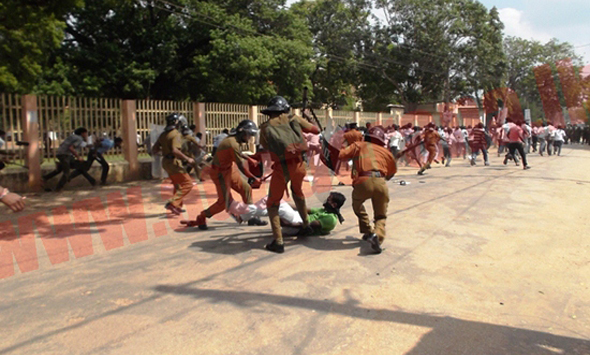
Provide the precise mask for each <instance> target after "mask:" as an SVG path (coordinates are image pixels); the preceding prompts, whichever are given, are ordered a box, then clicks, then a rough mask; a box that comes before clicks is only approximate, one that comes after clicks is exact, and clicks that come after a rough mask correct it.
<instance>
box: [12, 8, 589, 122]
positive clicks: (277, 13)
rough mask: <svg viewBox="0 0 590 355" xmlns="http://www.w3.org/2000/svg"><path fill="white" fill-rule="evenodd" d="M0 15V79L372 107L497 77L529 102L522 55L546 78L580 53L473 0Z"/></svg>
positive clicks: (114, 93)
mask: <svg viewBox="0 0 590 355" xmlns="http://www.w3.org/2000/svg"><path fill="white" fill-rule="evenodd" d="M376 12H379V13H383V14H384V16H385V17H384V19H379V18H377V17H376V16H375V14H376ZM0 18H1V19H2V21H1V22H0V58H1V59H0V91H5V92H18V93H40V94H55V95H76V96H101V97H121V98H128V99H142V98H151V99H171V100H188V99H191V100H199V101H211V102H236V103H247V104H262V103H266V101H267V100H268V99H269V98H270V97H272V96H273V95H276V94H280V95H283V96H285V97H286V98H287V99H288V100H291V101H299V100H300V99H301V93H302V89H303V87H304V86H309V87H310V88H311V89H312V90H311V93H310V94H311V95H313V99H314V101H315V102H319V103H322V104H326V105H329V106H332V107H336V108H343V107H347V108H354V107H355V106H356V105H355V102H362V105H363V107H364V109H366V110H385V108H386V106H387V105H388V104H396V103H397V104H404V105H405V106H406V107H407V108H408V109H412V107H414V106H416V105H417V104H419V103H425V102H441V101H444V102H452V101H455V100H459V99H462V98H465V97H469V98H473V99H475V100H476V101H477V102H478V103H479V105H480V107H481V105H482V97H483V95H484V93H485V92H487V91H490V90H493V89H496V88H500V87H509V88H511V89H513V90H515V91H516V92H517V93H518V95H519V96H520V98H521V100H522V106H523V107H524V108H531V109H532V110H533V111H534V115H535V116H537V115H542V113H543V112H542V104H541V98H540V97H541V96H540V94H539V90H538V88H537V82H536V81H535V74H534V68H536V67H538V66H539V65H542V64H545V63H549V64H550V65H551V66H552V75H553V76H554V77H555V82H556V83H558V82H559V75H561V76H562V77H563V76H564V75H565V74H564V73H567V74H568V75H570V76H571V71H568V70H561V71H559V70H558V69H559V68H557V67H556V63H557V62H558V61H559V60H561V59H564V58H572V63H573V64H574V67H575V70H576V73H577V71H578V70H579V66H580V65H581V64H582V63H581V61H580V58H579V57H578V56H576V54H575V51H574V48H573V47H572V46H571V45H570V44H568V43H562V42H558V41H556V40H552V41H550V42H548V43H546V44H542V43H539V42H536V41H529V40H524V39H520V38H513V37H507V38H503V35H502V30H503V24H502V22H501V21H500V19H499V15H498V11H497V9H495V8H492V9H487V8H486V7H485V6H484V5H482V4H481V3H479V2H478V1H476V0H375V1H369V0H300V1H299V2H297V3H294V4H292V5H291V6H290V7H288V6H286V1H285V0H216V1H215V0H84V1H82V0H66V1H57V0H44V1H41V0H24V1H16V0H6V1H3V2H2V3H0ZM566 69H567V68H566ZM558 92H559V93H560V100H561V103H562V104H563V105H565V104H566V101H567V100H569V101H572V99H571V97H570V96H571V95H572V92H574V91H571V90H570V91H568V92H567V93H566V94H567V95H566V94H564V93H563V90H562V89H561V88H560V87H558ZM568 95H569V96H568Z"/></svg>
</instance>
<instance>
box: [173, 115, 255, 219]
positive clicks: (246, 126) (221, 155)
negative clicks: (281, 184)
mask: <svg viewBox="0 0 590 355" xmlns="http://www.w3.org/2000/svg"><path fill="white" fill-rule="evenodd" d="M257 133H258V128H257V127H256V124H255V123H254V122H252V121H250V120H244V121H242V122H240V124H239V125H238V127H237V128H236V129H235V131H234V130H232V132H231V133H230V135H229V136H228V137H227V138H225V139H224V140H223V141H221V143H220V144H219V146H218V147H217V151H216V152H215V155H214V156H213V162H212V163H211V171H210V174H209V175H210V177H211V180H212V181H213V183H214V184H215V189H216V190H217V201H215V203H214V204H213V205H211V207H209V208H208V209H206V210H204V211H203V212H201V213H200V214H199V215H198V216H197V219H196V221H182V222H181V223H183V224H187V225H188V226H195V225H196V226H198V227H199V229H203V230H205V229H207V221H206V218H211V217H213V216H214V215H216V214H218V213H220V212H222V211H224V210H227V209H228V208H229V206H230V205H231V202H232V201H233V197H232V195H231V189H234V191H236V192H237V193H239V194H240V196H242V201H243V202H244V203H245V204H248V205H249V204H252V187H251V186H250V184H248V181H247V180H246V179H245V178H243V177H242V175H241V174H240V171H241V172H242V173H244V175H246V177H247V178H249V179H252V180H253V181H254V183H256V184H260V179H259V178H257V177H256V176H254V175H253V174H252V173H251V172H250V170H249V169H248V162H247V160H248V159H249V158H248V157H246V156H244V155H243V154H242V153H241V152H240V144H241V143H247V142H248V141H249V140H250V138H252V137H256V135H257ZM234 163H235V164H236V165H237V167H238V169H236V168H235V167H234Z"/></svg>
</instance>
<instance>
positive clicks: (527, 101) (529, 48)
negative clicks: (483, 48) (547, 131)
mask: <svg viewBox="0 0 590 355" xmlns="http://www.w3.org/2000/svg"><path fill="white" fill-rule="evenodd" d="M503 50H504V53H505V56H506V58H507V70H506V74H505V77H504V85H505V86H506V87H508V88H510V89H512V90H514V91H515V92H516V93H517V94H518V97H519V99H520V103H521V106H522V108H523V109H530V110H531V116H532V117H533V118H534V119H537V118H539V117H544V111H543V103H542V101H541V94H540V89H539V87H538V86H537V81H536V79H535V73H534V69H535V68H536V67H538V66H541V65H544V64H549V65H550V66H551V70H552V74H553V81H554V83H555V86H556V88H557V93H558V95H559V99H560V104H561V105H562V106H565V105H566V103H565V98H564V96H563V92H562V90H561V85H559V83H560V80H559V76H558V72H557V68H556V63H557V62H558V61H560V60H563V59H568V58H569V59H571V60H572V63H573V65H574V66H575V67H576V68H579V67H580V66H581V65H582V60H581V57H580V56H578V55H577V54H576V53H575V50H574V47H573V46H572V45H571V44H569V43H567V42H559V41H557V40H556V39H552V40H550V41H549V42H547V43H545V44H542V43H541V42H539V41H534V40H526V39H523V38H518V37H506V38H505V39H504V42H503ZM541 89H543V88H541Z"/></svg>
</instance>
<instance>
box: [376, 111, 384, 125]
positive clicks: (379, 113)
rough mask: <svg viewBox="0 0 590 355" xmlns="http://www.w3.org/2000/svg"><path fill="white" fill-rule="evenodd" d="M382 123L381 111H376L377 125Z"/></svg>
mask: <svg viewBox="0 0 590 355" xmlns="http://www.w3.org/2000/svg"><path fill="white" fill-rule="evenodd" d="M381 125H383V112H377V126H381Z"/></svg>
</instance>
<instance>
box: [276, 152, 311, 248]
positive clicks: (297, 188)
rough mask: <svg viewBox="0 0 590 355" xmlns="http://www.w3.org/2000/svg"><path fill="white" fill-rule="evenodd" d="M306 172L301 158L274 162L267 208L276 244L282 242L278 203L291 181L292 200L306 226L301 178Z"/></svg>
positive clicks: (305, 210)
mask: <svg viewBox="0 0 590 355" xmlns="http://www.w3.org/2000/svg"><path fill="white" fill-rule="evenodd" d="M306 174H307V171H306V170H305V163H304V162H303V159H301V160H292V161H289V162H288V163H285V162H283V163H278V162H275V163H274V165H273V170H272V177H271V179H270V187H269V190H268V200H267V205H266V207H267V210H268V218H269V219H270V226H271V228H272V234H273V237H274V238H275V240H276V241H277V243H278V244H283V233H282V231H281V219H280V217H279V205H280V203H281V199H282V198H283V195H284V194H285V190H286V189H287V184H288V183H289V182H291V192H292V193H293V202H295V206H297V211H298V212H299V215H300V216H301V219H302V220H303V224H304V226H306V227H307V226H308V225H309V222H308V219H307V205H306V203H305V195H304V194H303V178H304V177H305V175H306Z"/></svg>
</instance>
